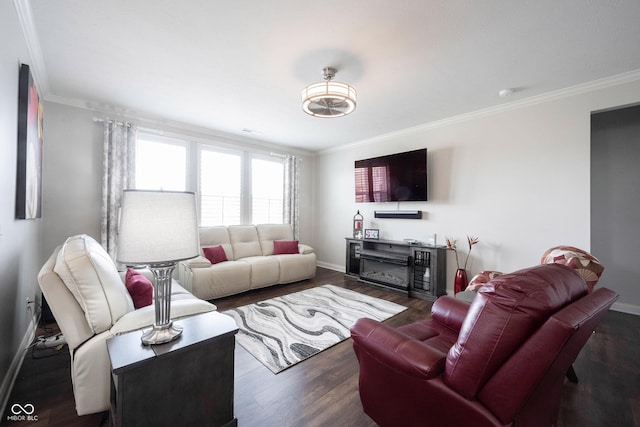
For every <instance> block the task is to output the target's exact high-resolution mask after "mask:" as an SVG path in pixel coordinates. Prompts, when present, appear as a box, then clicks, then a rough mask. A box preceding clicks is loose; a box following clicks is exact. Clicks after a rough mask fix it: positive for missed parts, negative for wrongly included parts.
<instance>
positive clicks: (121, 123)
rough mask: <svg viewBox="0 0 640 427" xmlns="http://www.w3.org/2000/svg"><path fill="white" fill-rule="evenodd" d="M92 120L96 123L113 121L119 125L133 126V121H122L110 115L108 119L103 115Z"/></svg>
mask: <svg viewBox="0 0 640 427" xmlns="http://www.w3.org/2000/svg"><path fill="white" fill-rule="evenodd" d="M92 120H93V121H94V122H96V123H113V124H116V125H118V126H127V127H129V126H131V123H127V122H121V121H118V120H114V119H110V118H108V117H107V118H106V119H105V118H103V117H94V118H93V119H92Z"/></svg>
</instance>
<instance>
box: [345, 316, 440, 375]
mask: <svg viewBox="0 0 640 427" xmlns="http://www.w3.org/2000/svg"><path fill="white" fill-rule="evenodd" d="M351 337H352V338H353V343H354V344H353V346H354V349H355V351H356V354H357V355H358V357H362V353H361V352H365V353H367V354H368V355H369V357H373V358H375V359H377V360H378V361H380V362H381V363H383V364H384V365H386V366H388V367H389V368H391V369H393V370H395V371H398V372H400V373H402V374H404V375H407V376H411V377H413V378H417V379H424V380H427V379H430V378H434V377H436V376H438V375H440V374H441V373H442V372H444V367H445V359H446V357H447V355H446V353H443V352H442V351H440V350H437V349H435V348H433V347H430V346H428V345H427V344H425V343H423V342H422V341H418V340H416V339H413V338H411V337H409V336H408V335H405V334H403V333H402V332H400V331H398V330H396V329H393V328H391V327H389V326H387V325H385V324H383V323H380V322H378V321H376V320H373V319H367V318H362V319H359V320H358V321H356V323H355V324H354V325H353V327H352V328H351Z"/></svg>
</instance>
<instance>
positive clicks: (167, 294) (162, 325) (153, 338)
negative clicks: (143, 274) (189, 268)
mask: <svg viewBox="0 0 640 427" xmlns="http://www.w3.org/2000/svg"><path fill="white" fill-rule="evenodd" d="M175 266H176V264H175V262H168V263H161V264H151V265H150V266H149V268H150V270H151V272H152V273H153V277H154V278H155V281H156V285H155V286H154V287H153V299H154V304H155V311H156V321H155V323H154V324H153V328H152V329H151V330H150V331H148V332H145V333H144V335H142V344H144V345H154V344H163V343H166V342H169V341H173V340H175V339H177V338H178V337H179V336H180V335H181V334H182V326H180V325H174V324H173V322H172V321H171V273H173V269H174V268H175Z"/></svg>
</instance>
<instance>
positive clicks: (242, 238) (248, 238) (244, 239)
mask: <svg viewBox="0 0 640 427" xmlns="http://www.w3.org/2000/svg"><path fill="white" fill-rule="evenodd" d="M227 229H228V230H229V238H230V240H231V247H232V248H233V256H234V259H235V260H239V259H241V258H246V257H250V256H260V255H263V253H262V249H261V248H260V242H259V241H258V231H257V230H256V227H255V226H253V225H230V226H229V227H227Z"/></svg>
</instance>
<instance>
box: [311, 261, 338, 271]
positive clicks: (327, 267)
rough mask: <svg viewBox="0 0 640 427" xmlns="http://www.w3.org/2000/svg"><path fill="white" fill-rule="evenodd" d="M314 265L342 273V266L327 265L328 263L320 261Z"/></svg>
mask: <svg viewBox="0 0 640 427" xmlns="http://www.w3.org/2000/svg"><path fill="white" fill-rule="evenodd" d="M316 265H317V266H318V267H322V268H326V269H329V270H333V271H340V272H343V273H344V265H338V264H329V263H328V262H322V261H318V262H316Z"/></svg>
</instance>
